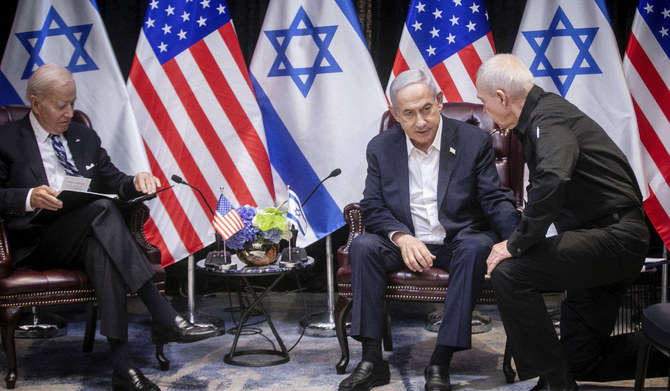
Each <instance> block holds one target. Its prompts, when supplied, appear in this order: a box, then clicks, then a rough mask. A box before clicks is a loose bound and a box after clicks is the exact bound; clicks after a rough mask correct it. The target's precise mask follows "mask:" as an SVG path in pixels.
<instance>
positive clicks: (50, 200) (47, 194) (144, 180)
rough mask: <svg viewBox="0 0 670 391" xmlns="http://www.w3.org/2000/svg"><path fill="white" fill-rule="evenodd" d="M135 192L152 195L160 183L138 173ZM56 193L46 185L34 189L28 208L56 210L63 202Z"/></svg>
mask: <svg viewBox="0 0 670 391" xmlns="http://www.w3.org/2000/svg"><path fill="white" fill-rule="evenodd" d="M133 185H135V190H137V191H139V192H141V193H144V194H153V193H155V192H156V189H157V188H159V187H160V185H161V181H160V180H159V179H158V178H156V177H155V176H153V175H151V174H150V173H148V172H140V173H139V174H137V175H135V178H133ZM57 196H58V191H57V190H54V189H52V188H51V187H49V186H47V185H41V186H38V187H35V188H34V189H33V192H32V193H31V194H30V206H32V207H33V208H34V209H38V208H39V209H46V210H58V209H60V208H62V207H63V202H62V201H61V200H59V199H58V198H56V197H57Z"/></svg>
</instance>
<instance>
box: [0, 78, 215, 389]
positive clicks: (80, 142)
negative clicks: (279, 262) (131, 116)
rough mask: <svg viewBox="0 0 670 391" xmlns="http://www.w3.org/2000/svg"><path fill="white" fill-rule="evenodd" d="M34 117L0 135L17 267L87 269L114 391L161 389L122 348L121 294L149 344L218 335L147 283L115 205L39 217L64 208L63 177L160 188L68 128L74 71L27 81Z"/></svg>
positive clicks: (93, 186) (0, 180)
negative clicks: (145, 324)
mask: <svg viewBox="0 0 670 391" xmlns="http://www.w3.org/2000/svg"><path fill="white" fill-rule="evenodd" d="M26 95H27V98H28V99H29V100H30V108H31V112H30V113H29V114H28V115H27V116H25V117H24V118H22V119H20V120H18V121H15V122H11V123H8V124H6V125H5V126H3V127H2V128H0V213H1V214H2V215H3V217H4V218H5V221H6V223H7V228H8V231H9V236H10V241H11V244H12V260H13V261H14V265H15V267H17V268H20V267H26V266H29V267H32V268H35V269H49V268H70V269H84V270H86V272H87V274H88V275H89V277H90V279H91V282H92V284H93V287H94V288H95V294H96V298H97V301H98V304H99V307H100V320H101V327H100V333H101V334H102V335H105V336H106V337H107V340H108V342H109V345H110V348H111V353H112V366H113V373H112V385H113V388H114V390H159V388H158V386H156V385H155V384H154V383H153V382H151V381H150V380H149V379H147V378H146V377H145V376H144V375H142V372H141V371H140V370H139V369H138V368H137V367H135V365H134V364H133V361H132V358H131V355H130V350H129V347H128V319H127V312H126V311H127V310H126V291H130V292H133V293H136V294H137V295H138V296H139V297H140V299H141V300H142V301H143V302H144V304H145V305H146V306H147V308H148V310H149V312H150V313H151V316H152V320H153V322H154V324H153V327H152V338H153V339H154V340H157V341H162V342H170V341H174V342H192V341H197V340H201V339H204V338H208V337H211V336H214V335H216V333H217V331H216V329H214V328H211V327H203V326H196V325H193V324H191V323H190V322H188V321H187V320H185V319H184V318H183V317H181V316H180V315H179V314H178V313H177V312H176V311H175V310H174V309H173V308H172V306H171V305H170V304H169V303H168V301H167V300H165V298H164V297H163V296H162V295H161V294H160V293H159V292H158V290H157V289H156V286H155V285H154V283H153V282H152V276H153V270H152V269H151V266H150V265H149V261H148V260H147V258H146V257H145V255H144V253H142V251H140V249H139V247H138V246H137V245H136V244H135V243H136V242H135V240H134V239H133V237H132V235H131V234H130V231H129V230H128V229H127V227H126V225H125V223H124V220H123V218H122V216H121V214H120V212H119V210H118V209H117V207H116V206H115V204H114V203H113V202H112V201H111V200H106V199H104V200H98V201H95V202H92V203H90V204H87V205H85V206H83V207H81V208H79V209H76V210H74V211H71V212H68V213H66V214H64V215H63V216H62V217H59V218H57V219H55V220H54V221H52V222H50V223H48V224H45V225H35V224H31V223H30V220H31V218H32V216H34V214H35V211H36V210H38V209H46V210H58V209H60V208H62V207H63V204H62V202H61V201H60V200H59V199H58V198H56V196H57V194H58V191H57V190H56V189H59V188H60V187H61V183H62V182H63V179H64V178H65V177H66V176H83V177H86V178H89V179H90V180H91V182H90V190H91V191H94V192H98V193H114V194H118V195H119V197H120V198H121V199H130V198H134V197H137V196H140V195H142V194H152V193H155V192H156V188H157V187H158V186H160V182H159V180H158V179H157V178H156V177H154V176H153V175H151V174H149V173H146V172H141V173H139V174H137V175H135V176H134V177H132V176H129V175H126V174H124V173H122V172H120V171H119V170H118V169H117V168H116V167H115V166H114V164H112V162H111V160H110V158H109V156H108V155H107V152H106V151H105V150H104V149H103V148H102V146H101V145H100V138H99V137H98V135H97V134H96V133H95V131H93V130H92V129H89V128H87V127H85V126H83V125H80V124H77V123H73V122H71V119H72V115H73V111H74V103H75V100H76V98H77V90H76V85H75V82H74V79H73V78H72V75H71V74H70V72H69V71H68V70H67V69H65V68H64V67H61V66H58V65H43V66H41V67H40V68H38V69H37V70H36V71H35V73H34V74H33V75H32V76H31V77H30V79H29V81H28V88H27V92H26Z"/></svg>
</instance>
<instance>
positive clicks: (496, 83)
mask: <svg viewBox="0 0 670 391" xmlns="http://www.w3.org/2000/svg"><path fill="white" fill-rule="evenodd" d="M477 82H478V83H479V85H480V86H481V87H482V88H483V89H484V90H485V92H486V93H488V94H489V95H493V94H495V91H496V90H502V91H505V92H506V93H508V94H509V95H510V96H511V97H513V98H525V97H526V96H527V95H528V91H530V89H531V88H532V87H533V84H535V80H534V79H533V74H532V73H531V72H530V70H529V69H528V67H527V66H526V65H525V64H524V63H523V62H522V61H521V60H520V59H519V58H518V57H516V56H514V55H512V54H497V55H495V56H493V57H492V58H490V59H488V60H487V61H485V62H484V64H482V66H481V67H479V70H477Z"/></svg>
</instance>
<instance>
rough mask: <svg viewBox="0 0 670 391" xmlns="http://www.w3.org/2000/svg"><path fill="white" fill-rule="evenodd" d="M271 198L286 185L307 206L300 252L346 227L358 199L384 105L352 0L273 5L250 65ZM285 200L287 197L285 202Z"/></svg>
mask: <svg viewBox="0 0 670 391" xmlns="http://www.w3.org/2000/svg"><path fill="white" fill-rule="evenodd" d="M251 73H252V75H251V78H252V84H253V87H254V90H255V93H256V98H257V99H258V102H259V105H260V108H261V111H262V113H263V124H264V127H265V135H266V139H267V146H268V152H269V156H270V163H271V164H272V167H273V170H274V173H275V174H276V180H275V189H276V193H277V199H282V198H283V197H286V185H290V187H291V190H294V191H295V194H296V195H297V196H300V197H301V198H302V199H305V197H306V196H307V195H308V194H311V192H312V190H314V189H315V188H316V187H317V185H318V184H319V182H320V180H321V179H322V178H325V177H327V176H328V174H329V173H331V172H332V171H333V170H334V169H336V168H340V169H341V170H342V175H340V176H338V177H336V178H332V179H330V180H328V181H325V182H324V183H323V186H321V187H319V188H318V190H317V191H316V192H315V193H314V195H313V196H312V197H311V198H310V199H309V200H308V201H309V202H306V203H305V205H303V207H304V212H305V215H306V218H307V221H309V228H308V229H307V231H306V232H305V236H304V237H301V238H299V239H300V240H299V242H302V243H299V245H301V246H304V245H306V244H309V243H311V242H313V241H314V240H316V239H320V238H322V237H324V236H326V235H328V234H330V233H331V232H333V231H334V230H336V229H338V228H339V227H341V226H342V225H344V219H343V218H342V209H343V208H344V206H346V205H347V204H348V203H351V202H358V201H360V199H361V198H362V195H363V187H364V182H365V173H366V169H367V165H366V160H365V149H366V145H367V143H368V141H369V140H370V139H371V138H372V137H373V136H374V135H375V134H377V133H378V132H379V123H380V120H381V116H382V114H383V113H384V111H385V110H386V109H387V104H386V98H385V97H384V92H383V90H382V87H381V83H380V82H379V77H378V76H377V72H376V70H375V67H374V64H373V63H372V59H371V58H370V54H369V52H368V49H367V45H366V43H365V38H364V37H363V34H362V31H361V28H360V25H359V22H358V16H357V15H356V10H355V8H354V6H353V4H352V2H351V0H323V1H308V0H302V1H296V0H271V1H270V4H269V6H268V10H267V13H266V15H265V20H264V22H263V27H262V31H261V33H260V36H259V39H258V43H257V44H256V49H255V52H254V55H253V59H252V61H251ZM284 199H285V198H284Z"/></svg>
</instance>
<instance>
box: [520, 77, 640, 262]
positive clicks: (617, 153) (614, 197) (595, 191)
mask: <svg viewBox="0 0 670 391" xmlns="http://www.w3.org/2000/svg"><path fill="white" fill-rule="evenodd" d="M514 131H515V133H516V135H517V136H518V137H519V139H520V140H521V141H522V143H523V147H524V159H525V161H526V163H527V164H528V170H529V172H530V184H529V186H528V189H527V190H528V203H527V204H526V207H525V209H524V212H523V214H522V218H521V223H520V224H519V226H518V228H517V229H516V231H515V232H514V233H512V235H511V236H510V237H509V239H508V242H507V249H508V251H509V252H510V254H512V256H517V255H520V254H523V252H525V251H526V250H527V249H528V248H529V247H531V246H532V245H533V244H535V243H537V242H538V241H539V240H541V239H542V238H544V237H545V235H546V233H547V229H548V228H549V225H551V223H554V224H555V226H556V229H557V231H558V232H565V231H567V230H571V229H576V228H580V227H583V226H584V225H585V223H587V222H589V221H592V220H595V219H598V218H602V217H604V216H607V215H611V214H614V213H616V212H617V211H620V210H624V209H629V208H632V207H636V206H641V205H642V195H641V194H640V190H639V188H638V185H637V181H636V179H635V174H634V173H633V170H632V169H631V167H630V164H629V163H628V159H627V158H626V156H625V155H624V154H623V152H621V150H620V149H619V147H617V146H616V144H614V142H613V141H612V139H610V137H609V136H608V135H607V133H605V131H604V130H603V129H602V128H601V127H600V126H599V125H598V124H597V123H596V122H595V121H593V120H592V119H591V118H589V117H588V116H587V115H586V114H584V113H583V112H581V111H580V110H579V109H578V108H577V107H575V106H574V105H572V104H571V103H570V102H568V101H567V100H565V99H563V98H562V97H560V96H558V95H556V94H553V93H548V92H545V91H544V90H543V89H542V88H540V87H538V86H533V88H532V89H531V90H530V92H529V94H528V97H527V98H526V102H525V104H524V107H523V109H522V111H521V115H520V117H519V123H518V125H517V127H516V128H515V129H514Z"/></svg>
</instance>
